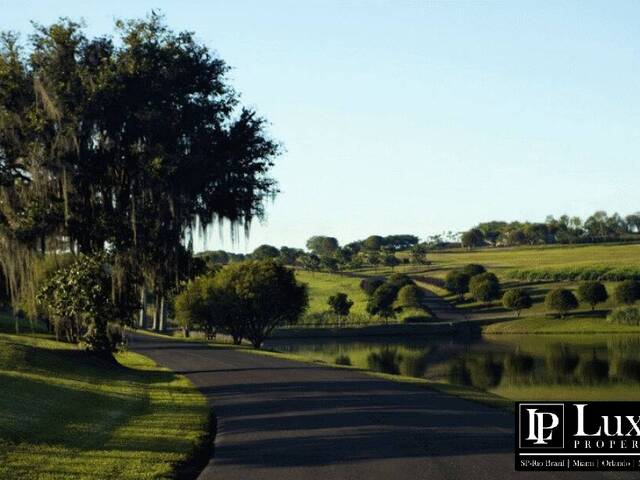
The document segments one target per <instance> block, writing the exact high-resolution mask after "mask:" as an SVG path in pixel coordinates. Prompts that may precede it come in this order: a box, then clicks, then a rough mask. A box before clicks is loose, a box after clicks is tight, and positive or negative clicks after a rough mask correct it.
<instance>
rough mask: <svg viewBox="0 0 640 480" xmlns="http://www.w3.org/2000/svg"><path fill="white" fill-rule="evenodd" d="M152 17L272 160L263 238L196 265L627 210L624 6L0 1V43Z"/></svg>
mask: <svg viewBox="0 0 640 480" xmlns="http://www.w3.org/2000/svg"><path fill="white" fill-rule="evenodd" d="M152 9H155V10H156V11H161V12H162V13H164V15H165V16H166V20H167V23H168V24H169V25H170V26H171V27H172V28H173V29H175V30H190V31H194V32H195V33H196V35H197V38H198V39H199V41H201V42H202V43H204V44H206V45H207V46H208V47H209V48H211V49H212V50H214V51H215V52H217V54H218V55H219V56H220V57H221V58H222V59H224V60H225V61H226V62H227V63H228V64H229V65H230V66H231V67H232V70H231V72H230V75H229V79H230V81H231V83H232V85H233V86H234V87H235V88H236V89H237V90H238V91H239V92H241V94H242V97H241V98H242V102H243V103H244V104H245V105H248V106H250V107H253V108H255V109H256V110H257V111H258V112H259V113H260V115H262V116H264V117H265V118H267V119H268V120H269V122H270V125H269V133H270V135H271V136H272V137H274V138H275V139H277V140H278V141H280V142H281V143H282V144H283V146H284V153H283V155H281V156H280V157H279V158H277V160H276V166H275V167H274V169H273V171H272V174H273V176H274V177H275V178H276V179H277V180H278V182H279V187H280V190H281V193H280V194H279V195H278V196H277V197H276V199H275V200H274V201H273V202H272V203H269V204H268V206H267V218H266V219H265V222H264V223H262V224H261V223H259V222H254V224H253V225H252V227H251V231H250V236H249V238H248V239H244V238H240V239H239V240H238V241H236V242H233V241H231V239H230V236H229V234H228V230H227V229H223V231H222V232H217V231H216V232H215V233H214V234H213V235H210V236H209V237H208V238H206V239H203V238H200V239H197V241H196V245H195V246H196V249H198V250H201V249H210V250H215V249H225V250H229V251H236V252H242V253H247V252H251V251H252V250H253V249H254V248H255V247H256V246H258V245H260V244H263V243H268V244H272V245H275V246H278V247H280V246H282V245H287V246H292V247H303V246H304V244H305V241H306V239H307V238H309V237H310V236H312V235H330V236H335V237H337V238H338V239H339V240H340V242H341V243H348V242H350V241H353V240H357V239H361V238H365V237H367V236H368V235H371V234H381V235H389V234H399V233H411V234H415V235H418V236H419V237H421V238H425V237H427V236H429V235H432V234H438V233H441V232H443V231H454V232H455V231H461V230H465V229H468V228H470V227H471V226H473V225H475V224H477V223H478V222H481V221H488V220H531V221H542V220H544V218H545V217H546V216H547V215H549V214H553V215H556V216H558V215H561V214H564V213H567V214H570V215H580V216H587V215H589V214H591V213H592V212H593V211H595V210H607V211H609V212H610V213H612V212H614V211H617V212H619V213H621V214H628V213H631V212H634V211H636V210H640V199H639V198H638V194H637V192H638V183H639V182H638V180H640V174H639V173H638V167H639V166H640V162H639V161H638V153H639V152H640V129H639V128H638V127H639V126H640V24H639V23H638V21H637V19H638V18H640V2H633V1H630V2H624V1H616V2H603V1H599V2H589V1H575V2H561V1H560V2H558V1H548V2H543V1H534V2H526V1H504V2H500V1H490V2H481V1H474V2H464V1H459V2H429V1H426V0H424V1H408V0H388V1H376V0H368V1H364V0H363V1H352V0H342V1H339V0H336V1H331V0H324V1H314V0H305V1H299V0H291V1H285V0H269V1H264V0H256V1H248V0H227V1H212V0H206V1H192V0H180V1H160V0H156V1H146V0H134V1H132V0H128V1H121V0H110V1H104V0H101V1H88V0H83V1H71V0H55V1H28V0H17V1H6V0H0V29H1V30H14V31H18V32H22V33H24V34H28V33H29V32H30V30H31V27H30V23H29V22H30V20H35V21H36V22H39V23H43V24H47V23H51V22H53V21H55V20H56V19H57V18H58V17H61V16H67V17H71V18H73V19H84V20H85V22H86V24H87V31H88V33H90V34H105V33H110V32H112V31H113V23H114V20H115V19H117V18H124V19H127V18H139V17H141V16H144V15H146V14H147V13H149V12H150V11H151V10H152Z"/></svg>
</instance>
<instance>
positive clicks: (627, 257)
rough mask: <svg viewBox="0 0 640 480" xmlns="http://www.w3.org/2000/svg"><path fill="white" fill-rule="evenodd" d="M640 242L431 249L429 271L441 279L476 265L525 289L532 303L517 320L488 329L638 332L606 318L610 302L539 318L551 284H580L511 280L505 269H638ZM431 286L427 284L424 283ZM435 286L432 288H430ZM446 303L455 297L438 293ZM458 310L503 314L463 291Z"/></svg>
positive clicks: (610, 285) (608, 284) (611, 284)
mask: <svg viewBox="0 0 640 480" xmlns="http://www.w3.org/2000/svg"><path fill="white" fill-rule="evenodd" d="M639 254H640V245H637V244H632V245H576V246H567V245H564V246H541V247H517V248H500V249H494V248H484V249H478V250H473V251H448V252H433V253H431V254H430V255H429V259H430V260H431V261H432V262H433V264H432V271H431V272H429V274H428V275H430V276H433V277H439V278H443V277H444V276H445V275H446V273H447V272H448V271H449V270H451V269H453V268H457V267H460V266H463V265H466V264H468V263H479V264H482V265H484V266H485V267H487V269H489V270H490V271H492V272H494V273H496V274H497V275H498V276H499V277H500V278H501V281H502V282H503V285H504V287H505V288H512V287H524V288H527V289H528V290H529V292H530V293H531V294H532V298H533V301H534V305H533V307H532V308H531V309H529V310H524V311H523V312H522V316H523V317H524V318H522V319H519V320H512V321H508V322H501V323H498V324H494V325H492V326H490V327H487V328H486V329H485V331H486V332H487V333H543V332H548V333H559V332H575V333H587V332H610V331H616V332H617V331H636V332H638V331H640V329H638V328H636V327H627V328H620V326H618V325H610V324H607V323H606V321H605V317H606V314H607V312H608V311H609V310H610V309H611V308H613V307H614V304H613V302H612V301H611V300H609V301H607V302H605V303H603V304H600V305H598V311H597V312H595V313H593V314H591V312H590V307H589V306H588V305H583V304H581V305H580V307H579V308H578V309H577V310H576V311H575V312H574V313H573V314H572V315H575V313H577V314H578V315H577V316H575V317H574V316H571V317H569V318H567V319H565V320H562V321H560V320H558V319H556V318H552V317H544V315H545V314H546V313H547V312H546V309H545V307H544V297H545V295H546V294H547V292H548V291H549V290H551V289H553V288H558V287H562V288H569V289H571V290H575V289H576V288H577V286H578V283H579V282H525V281H514V280H512V279H510V278H509V272H510V271H512V270H514V269H523V270H529V269H534V270H535V269H540V268H550V269H554V270H555V269H562V268H572V267H578V268H579V267H591V266H609V267H640V255H639ZM605 285H606V287H607V289H608V291H609V294H611V293H612V292H613V289H614V287H615V282H605ZM429 288H431V287H429ZM431 289H432V290H434V288H431ZM436 293H438V294H439V295H442V296H445V297H446V298H447V299H449V300H450V301H453V302H454V303H457V299H456V298H455V296H451V295H449V294H448V293H447V292H442V291H437V292H436ZM457 306H458V307H459V308H464V309H470V310H471V311H475V312H482V313H495V314H496V315H497V316H498V315H504V314H505V313H506V312H507V311H506V309H504V308H503V307H502V305H501V302H500V301H497V302H493V303H492V304H489V305H482V304H478V303H476V302H474V301H473V300H472V299H470V296H469V295H468V294H467V295H466V301H465V302H463V303H459V304H458V305H457Z"/></svg>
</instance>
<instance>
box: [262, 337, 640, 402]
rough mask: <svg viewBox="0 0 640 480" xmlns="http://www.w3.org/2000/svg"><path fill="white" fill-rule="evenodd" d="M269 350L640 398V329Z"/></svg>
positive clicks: (287, 343) (278, 343)
mask: <svg viewBox="0 0 640 480" xmlns="http://www.w3.org/2000/svg"><path fill="white" fill-rule="evenodd" d="M265 348H270V349H273V350H277V351H281V352H287V353H294V354H297V355H302V356H304V357H307V358H309V359H313V360H317V361H322V362H325V363H333V364H349V365H353V366H356V367H360V368H364V369H368V370H374V371H377V372H384V373H390V374H399V375H408V376H412V377H420V378H426V379H427V380H430V381H434V382H446V383H452V384H460V385H466V386H472V387H475V388H479V389H482V390H486V391H490V392H492V393H495V394H498V395H501V396H503V397H506V398H511V399H514V400H640V335H604V334H603V335H600V334H599V335H587V334H584V335H493V336H485V337H479V338H474V339H462V338H451V337H445V336H434V337H432V338H430V339H416V338H402V337H393V338H384V339H381V338H367V339H360V340H355V339H314V340H307V339H276V340H270V341H268V342H266V344H265Z"/></svg>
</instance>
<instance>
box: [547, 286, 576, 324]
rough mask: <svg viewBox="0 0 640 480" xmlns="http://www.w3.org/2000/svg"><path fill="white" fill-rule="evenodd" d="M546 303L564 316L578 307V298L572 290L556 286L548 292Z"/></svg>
mask: <svg viewBox="0 0 640 480" xmlns="http://www.w3.org/2000/svg"><path fill="white" fill-rule="evenodd" d="M544 304H545V306H546V307H547V309H548V310H553V311H555V312H558V314H559V315H560V318H562V317H564V315H565V314H566V313H567V312H569V311H571V310H575V309H576V308H578V299H577V298H576V296H575V295H574V294H573V292H572V291H571V290H567V289H566V288H556V289H554V290H551V291H550V292H549V293H547V296H546V297H545V299H544Z"/></svg>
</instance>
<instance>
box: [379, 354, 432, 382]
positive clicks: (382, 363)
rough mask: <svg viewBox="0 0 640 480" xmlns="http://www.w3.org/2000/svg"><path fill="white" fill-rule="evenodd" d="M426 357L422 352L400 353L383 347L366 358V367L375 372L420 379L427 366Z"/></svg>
mask: <svg viewBox="0 0 640 480" xmlns="http://www.w3.org/2000/svg"><path fill="white" fill-rule="evenodd" d="M426 356H427V353H426V352H423V351H419V352H411V351H409V352H404V353H400V351H398V349H397V348H389V347H384V348H382V349H380V351H377V352H371V353H370V354H369V355H368V356H367V367H368V368H369V370H373V371H376V372H382V373H391V374H393V375H398V374H402V375H408V376H410V377H422V376H423V375H424V372H425V370H426V368H427V364H428V362H427V358H426Z"/></svg>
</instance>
